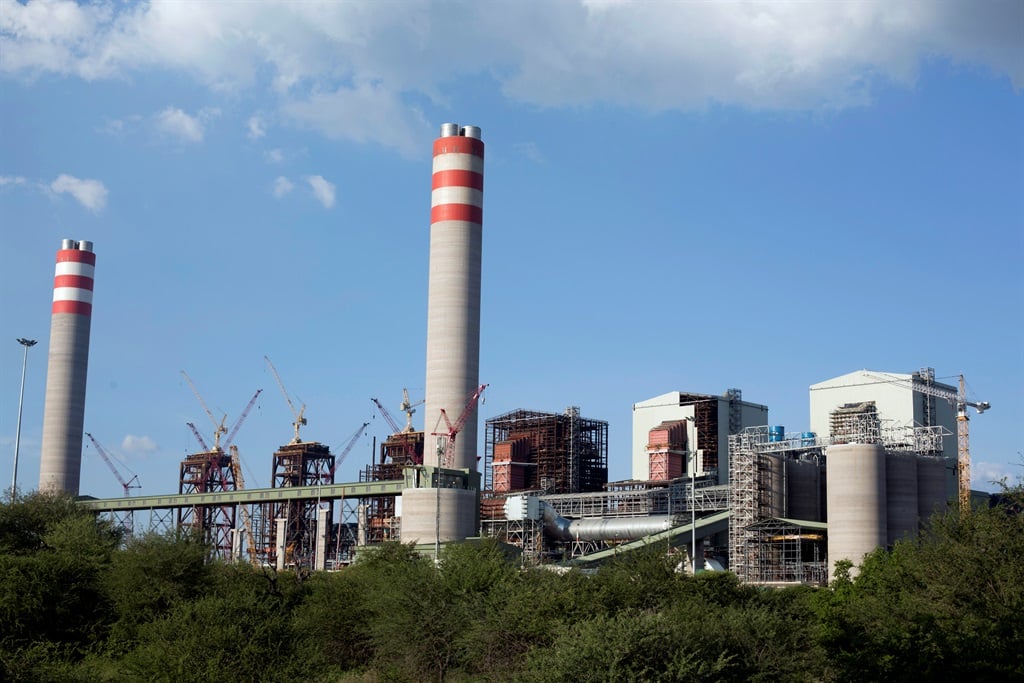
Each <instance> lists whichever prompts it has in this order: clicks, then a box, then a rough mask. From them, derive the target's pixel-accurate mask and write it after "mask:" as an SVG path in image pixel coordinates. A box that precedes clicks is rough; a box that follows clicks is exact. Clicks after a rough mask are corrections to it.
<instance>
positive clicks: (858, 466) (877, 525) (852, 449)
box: [825, 443, 888, 576]
mask: <svg viewBox="0 0 1024 683" xmlns="http://www.w3.org/2000/svg"><path fill="white" fill-rule="evenodd" d="M825 458H826V461H827V463H828V466H827V467H826V469H825V476H826V479H827V482H828V484H827V488H828V498H827V505H828V563H829V576H832V575H833V574H834V572H835V566H836V562H838V561H839V560H843V559H846V560H851V561H852V562H853V563H854V565H859V564H860V562H861V560H862V559H863V557H864V555H865V554H866V553H869V552H871V551H872V550H874V549H875V548H878V547H879V546H882V547H884V546H885V545H886V541H887V540H888V538H887V531H886V488H885V483H886V482H885V478H886V474H885V472H886V467H885V460H886V458H885V450H884V449H883V448H882V446H881V445H879V444H859V443H848V444H836V445H832V446H829V447H828V448H827V449H826V450H825Z"/></svg>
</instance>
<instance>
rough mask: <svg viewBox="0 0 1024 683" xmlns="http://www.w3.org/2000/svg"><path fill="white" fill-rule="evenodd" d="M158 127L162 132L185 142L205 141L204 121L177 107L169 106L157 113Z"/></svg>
mask: <svg viewBox="0 0 1024 683" xmlns="http://www.w3.org/2000/svg"><path fill="white" fill-rule="evenodd" d="M156 127H157V129H158V130H160V131H161V132H163V133H165V134H167V135H170V136H172V137H175V138H178V139H180V140H182V141H184V142H202V141H203V122H202V121H201V120H200V119H199V118H198V117H195V116H189V115H188V114H186V113H185V112H184V111H182V110H181V109H178V108H176V107H167V108H166V109H164V110H163V111H162V112H160V113H159V114H157V115H156Z"/></svg>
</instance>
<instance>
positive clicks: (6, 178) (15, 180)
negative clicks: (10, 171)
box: [0, 175, 25, 187]
mask: <svg viewBox="0 0 1024 683" xmlns="http://www.w3.org/2000/svg"><path fill="white" fill-rule="evenodd" d="M24 184H25V179H24V178H23V177H21V176H17V175H16V176H10V175H0V187H3V186H4V185H24Z"/></svg>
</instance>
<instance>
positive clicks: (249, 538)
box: [228, 392, 259, 567]
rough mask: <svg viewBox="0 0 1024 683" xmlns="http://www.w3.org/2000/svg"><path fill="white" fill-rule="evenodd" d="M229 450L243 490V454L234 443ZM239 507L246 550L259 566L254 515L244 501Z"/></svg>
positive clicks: (236, 476) (237, 487)
mask: <svg viewBox="0 0 1024 683" xmlns="http://www.w3.org/2000/svg"><path fill="white" fill-rule="evenodd" d="M257 395H259V392H257ZM250 405H251V402H250ZM228 451H230V453H231V471H232V472H233V473H234V475H235V488H236V489H237V490H239V491H242V490H244V489H245V477H243V476H242V456H241V455H239V453H238V446H236V445H234V444H231V445H229V446H228ZM238 509H239V511H240V512H241V513H242V526H243V528H244V529H245V545H246V547H245V551H246V552H247V553H248V554H249V563H250V564H252V565H253V566H254V567H258V566H259V560H258V559H257V557H256V537H255V536H254V535H253V533H252V517H251V515H250V514H249V507H248V506H247V505H245V504H244V503H243V504H242V505H239V506H238Z"/></svg>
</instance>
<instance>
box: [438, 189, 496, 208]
mask: <svg viewBox="0 0 1024 683" xmlns="http://www.w3.org/2000/svg"><path fill="white" fill-rule="evenodd" d="M442 204H468V205H470V206H477V207H481V206H483V205H484V193H483V192H481V191H480V190H474V189H473V188H471V187H459V186H449V187H439V188H437V189H436V190H434V191H433V192H431V193H430V206H431V207H435V206H441V205H442Z"/></svg>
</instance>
